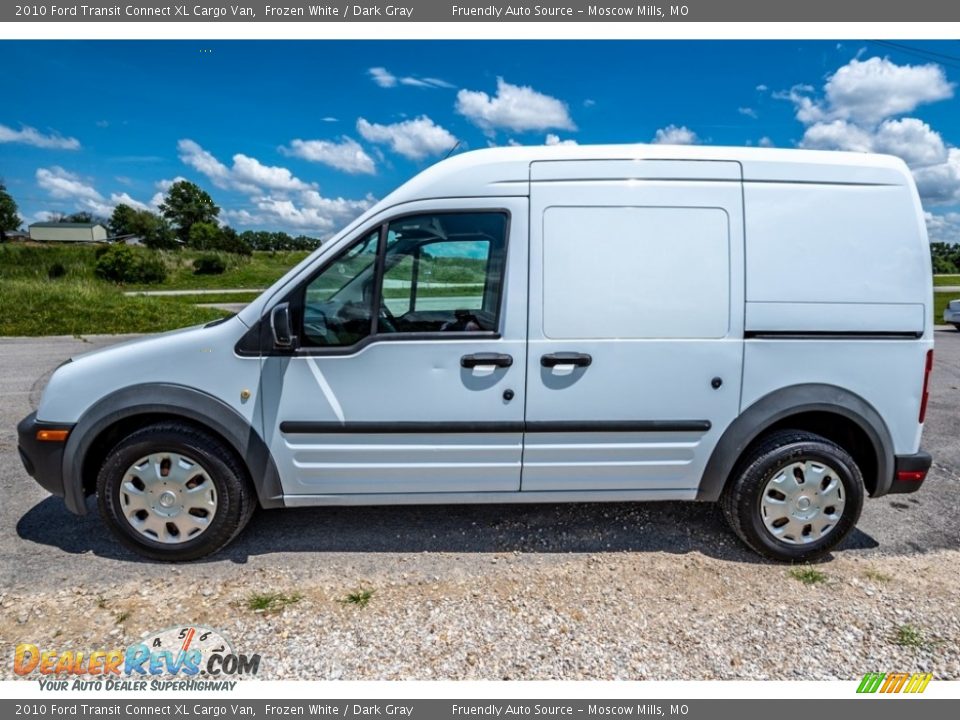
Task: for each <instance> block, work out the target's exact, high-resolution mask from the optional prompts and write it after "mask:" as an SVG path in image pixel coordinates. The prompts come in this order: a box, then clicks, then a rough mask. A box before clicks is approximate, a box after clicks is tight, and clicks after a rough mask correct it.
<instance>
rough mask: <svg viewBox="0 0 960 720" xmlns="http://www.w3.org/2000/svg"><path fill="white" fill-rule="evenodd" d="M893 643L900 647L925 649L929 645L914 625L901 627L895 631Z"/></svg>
mask: <svg viewBox="0 0 960 720" xmlns="http://www.w3.org/2000/svg"><path fill="white" fill-rule="evenodd" d="M892 640H893V643H894V644H895V645H899V646H900V647H909V648H925V647H927V646H928V645H929V643H928V642H927V640H926V638H925V637H924V636H923V632H922V631H921V630H920V628H918V627H915V626H914V625H901V626H900V627H898V628H897V629H896V630H894V631H893V637H892Z"/></svg>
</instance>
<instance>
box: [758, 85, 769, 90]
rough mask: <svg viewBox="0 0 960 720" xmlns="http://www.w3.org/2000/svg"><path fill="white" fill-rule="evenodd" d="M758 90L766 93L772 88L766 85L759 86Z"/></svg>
mask: <svg viewBox="0 0 960 720" xmlns="http://www.w3.org/2000/svg"><path fill="white" fill-rule="evenodd" d="M756 89H757V92H766V91H767V90H769V89H770V88H768V87H767V86H766V85H757V88H756Z"/></svg>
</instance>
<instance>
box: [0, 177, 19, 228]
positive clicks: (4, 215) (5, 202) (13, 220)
mask: <svg viewBox="0 0 960 720" xmlns="http://www.w3.org/2000/svg"><path fill="white" fill-rule="evenodd" d="M18 212H19V210H18V208H17V203H16V201H15V200H14V199H13V198H12V197H11V196H10V193H8V192H7V186H6V185H4V184H3V181H0V242H6V241H7V233H8V232H13V231H14V230H18V229H19V228H20V225H21V223H23V220H21V219H20V215H19V214H18Z"/></svg>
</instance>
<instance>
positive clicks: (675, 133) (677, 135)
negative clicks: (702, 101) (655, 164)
mask: <svg viewBox="0 0 960 720" xmlns="http://www.w3.org/2000/svg"><path fill="white" fill-rule="evenodd" d="M652 142H654V143H656V144H657V145H696V144H697V143H698V142H700V138H699V137H697V134H696V133H695V132H694V131H693V130H691V129H690V128H688V127H687V126H686V125H681V126H679V127H678V126H676V125H667V126H666V127H665V128H660V129H659V130H657V132H656V135H654V137H653V140H652Z"/></svg>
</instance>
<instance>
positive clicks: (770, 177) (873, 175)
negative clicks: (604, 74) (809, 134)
mask: <svg viewBox="0 0 960 720" xmlns="http://www.w3.org/2000/svg"><path fill="white" fill-rule="evenodd" d="M562 160H715V161H716V160H726V161H732V162H738V163H740V165H741V167H742V168H743V179H744V180H745V181H756V182H790V181H794V182H805V183H810V182H823V183H830V184H837V183H855V184H860V183H869V184H885V185H886V184H893V185H903V184H904V183H906V182H909V181H910V180H909V178H910V174H909V170H908V169H907V166H906V164H905V163H904V162H903V160H901V159H900V158H897V157H894V156H892V155H877V154H871V153H854V152H838V151H827V150H796V149H785V148H757V147H722V146H712V145H650V144H635V145H541V146H530V147H527V146H523V147H502V148H487V149H483V150H474V151H470V152H465V153H461V154H459V155H454V156H453V157H450V158H448V159H446V160H442V161H441V162H438V163H437V164H436V165H433V166H432V167H429V168H427V169H426V170H424V171H423V172H421V173H420V174H419V175H417V176H416V177H414V178H412V179H411V180H410V181H408V182H407V183H405V184H404V185H402V186H400V187H399V188H397V189H396V190H395V191H394V192H392V193H390V195H388V196H387V197H386V198H384V200H383V203H379V204H378V205H379V207H380V208H383V207H384V205H396V204H399V203H402V202H409V201H411V200H419V199H425V198H450V197H476V196H483V195H493V196H495V195H501V196H503V195H526V194H527V192H528V186H527V183H528V181H529V178H530V164H531V163H534V162H547V161H552V162H556V161H562Z"/></svg>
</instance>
